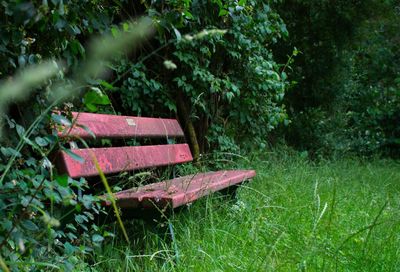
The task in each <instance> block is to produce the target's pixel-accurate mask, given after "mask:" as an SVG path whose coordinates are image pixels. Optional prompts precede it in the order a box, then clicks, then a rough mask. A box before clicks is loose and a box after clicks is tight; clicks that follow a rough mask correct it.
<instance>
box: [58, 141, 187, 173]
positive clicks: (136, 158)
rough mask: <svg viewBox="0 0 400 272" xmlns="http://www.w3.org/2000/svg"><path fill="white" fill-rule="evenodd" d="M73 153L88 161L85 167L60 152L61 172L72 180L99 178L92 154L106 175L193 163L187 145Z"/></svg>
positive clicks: (99, 149)
mask: <svg viewBox="0 0 400 272" xmlns="http://www.w3.org/2000/svg"><path fill="white" fill-rule="evenodd" d="M71 151H72V152H73V153H75V154H76V155H78V156H80V157H82V158H83V159H84V162H83V163H81V162H79V161H78V160H76V159H74V158H72V157H71V156H70V155H68V154H67V153H65V152H64V151H60V153H59V168H60V169H61V170H64V172H66V173H67V174H68V175H69V176H70V177H72V178H78V177H91V176H98V175H99V173H98V171H97V170H96V167H95V164H94V162H93V159H92V154H93V155H95V156H96V158H97V161H98V162H99V165H100V168H101V169H102V171H103V172H104V174H112V173H117V172H121V171H130V170H136V169H143V168H149V167H157V166H166V165H174V164H179V163H184V162H189V161H192V160H193V158H192V154H191V153H190V149H189V146H188V145H187V144H171V145H151V146H125V147H109V148H88V149H73V150H71Z"/></svg>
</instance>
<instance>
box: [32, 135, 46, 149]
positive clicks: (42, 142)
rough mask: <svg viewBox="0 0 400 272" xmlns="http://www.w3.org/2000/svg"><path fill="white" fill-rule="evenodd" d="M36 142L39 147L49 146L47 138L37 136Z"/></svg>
mask: <svg viewBox="0 0 400 272" xmlns="http://www.w3.org/2000/svg"><path fill="white" fill-rule="evenodd" d="M35 142H36V143H37V144H38V145H39V146H42V147H43V146H47V145H48V144H49V143H48V142H47V140H46V139H45V138H42V137H39V136H37V137H36V138H35Z"/></svg>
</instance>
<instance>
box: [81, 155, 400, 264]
mask: <svg viewBox="0 0 400 272" xmlns="http://www.w3.org/2000/svg"><path fill="white" fill-rule="evenodd" d="M269 155H270V157H269V158H268V159H267V160H264V159H262V158H259V157H255V158H251V159H250V160H249V161H248V162H244V163H241V164H240V165H237V166H236V167H245V168H254V169H255V170H256V171H257V177H256V178H255V179H254V180H253V181H251V182H249V183H247V184H245V185H244V186H242V187H241V188H239V190H238V192H237V196H236V198H229V197H226V196H223V195H221V194H214V195H213V196H210V197H206V198H203V199H201V200H199V201H197V202H195V203H193V204H192V205H190V206H189V207H186V208H184V209H182V210H180V211H178V212H175V214H173V215H172V216H170V217H169V220H164V222H163V223H160V222H145V221H142V220H133V221H132V220H130V221H128V222H126V223H125V225H126V228H127V229H128V232H129V237H130V239H131V241H132V243H131V245H130V246H127V244H126V243H125V242H124V239H123V238H122V236H120V235H116V237H115V238H113V241H111V242H109V243H107V244H106V245H104V247H103V248H102V249H101V250H100V251H96V252H95V253H94V254H93V255H92V257H91V258H92V259H91V260H90V261H91V265H85V266H84V267H79V269H80V270H85V269H86V270H87V271H89V270H91V271H110V270H113V271H396V270H398V267H399V264H400V261H399V260H400V258H399V257H400V256H399V255H400V253H399V252H398V245H399V242H400V213H399V204H400V200H399V192H400V185H399V184H400V183H399V181H400V173H399V171H398V170H399V164H398V162H395V161H382V160H374V161H360V160H356V159H342V160H341V161H323V162H319V163H313V162H310V161H308V160H307V159H306V158H304V156H286V155H282V154H278V155H277V154H275V153H272V154H269ZM168 223H170V226H171V227H172V228H173V233H174V237H172V238H171V236H170V235H169V231H168V230H169V228H168V226H169V225H168ZM162 224H164V226H162ZM111 226H112V225H111ZM114 229H115V231H116V232H117V231H118V229H117V226H114Z"/></svg>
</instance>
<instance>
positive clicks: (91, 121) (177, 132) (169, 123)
mask: <svg viewBox="0 0 400 272" xmlns="http://www.w3.org/2000/svg"><path fill="white" fill-rule="evenodd" d="M72 115H73V118H74V120H75V119H76V120H75V121H74V122H73V123H74V124H78V125H84V126H86V127H87V128H89V130H90V131H91V132H92V133H93V134H94V135H96V138H100V139H101V138H133V137H138V138H139V137H140V138H144V137H152V138H154V137H170V138H173V137H183V136H184V133H183V131H182V128H181V127H180V125H179V123H178V121H177V120H175V119H161V118H147V117H131V116H119V115H109V114H98V113H87V112H80V113H78V112H73V113H72ZM58 136H59V137H67V136H73V137H76V136H78V137H81V138H83V139H92V136H91V135H90V133H89V132H88V131H87V130H85V129H84V128H81V127H78V126H76V125H74V126H73V127H72V128H71V127H66V128H64V129H63V130H61V131H59V132H58Z"/></svg>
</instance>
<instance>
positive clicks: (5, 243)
mask: <svg viewBox="0 0 400 272" xmlns="http://www.w3.org/2000/svg"><path fill="white" fill-rule="evenodd" d="M151 25H152V23H151V21H149V20H146V19H144V20H138V21H136V22H134V23H130V24H129V23H127V24H126V26H127V28H125V29H124V31H125V35H124V36H121V37H119V38H115V37H113V36H112V35H108V36H105V37H102V38H99V39H98V40H95V41H94V42H93V43H92V46H91V47H90V51H89V53H88V58H87V59H86V61H85V62H82V67H83V70H80V71H79V73H76V74H73V76H71V78H69V79H67V78H66V77H65V73H64V72H63V70H62V69H61V68H60V67H57V66H56V67H55V69H53V66H50V68H52V69H49V70H46V68H48V67H49V66H47V65H46V64H42V65H39V66H35V67H33V68H31V69H27V70H24V71H23V72H22V73H21V75H20V76H19V77H16V78H15V80H16V79H18V82H14V81H13V80H10V81H9V82H7V83H4V84H3V85H2V86H1V87H0V90H1V91H2V97H3V98H4V100H3V101H2V103H1V104H0V106H1V108H0V112H2V115H1V117H2V118H5V119H6V121H7V123H8V127H9V129H8V130H6V131H7V132H8V135H6V136H5V137H3V138H2V142H1V145H0V151H1V154H0V170H1V175H0V192H1V194H0V216H1V219H0V255H1V256H3V257H4V261H3V258H2V259H1V260H0V261H2V262H1V264H0V265H2V266H3V265H5V267H10V268H12V270H15V271H18V270H22V271H28V270H31V269H35V270H48V269H58V270H63V271H70V270H72V269H73V268H74V267H75V266H76V265H77V264H78V262H79V261H78V257H82V258H84V256H85V255H87V254H90V253H91V252H92V251H93V249H94V248H95V247H98V246H99V245H100V244H101V242H102V241H103V240H104V238H105V237H107V236H112V234H111V233H109V232H107V231H105V230H103V229H102V228H100V227H99V226H97V225H96V224H95V223H94V219H95V217H96V216H98V214H99V213H100V212H101V205H100V199H99V198H98V197H97V196H94V195H92V193H91V191H90V190H88V189H89V185H88V182H87V181H86V180H85V179H83V178H81V179H79V180H74V179H71V178H69V177H68V176H66V175H61V174H59V173H57V170H56V168H55V166H54V160H53V158H54V153H55V152H56V151H57V149H59V148H63V147H62V143H60V140H59V139H58V137H57V133H55V132H53V133H51V132H50V131H51V128H53V129H54V128H55V127H57V126H66V125H67V126H68V125H70V121H69V120H68V119H67V118H66V117H64V116H63V115H60V114H52V115H51V118H50V111H51V110H52V109H54V106H56V105H59V104H60V103H61V101H64V100H65V99H67V98H69V99H71V96H74V95H76V96H78V95H79V93H80V92H81V91H82V90H85V89H90V86H91V85H92V86H93V85H100V84H101V82H102V81H101V80H97V79H98V78H99V77H100V76H101V75H103V74H104V71H105V67H106V64H107V63H108V62H110V61H112V60H113V59H114V58H115V57H118V54H120V53H125V52H126V50H127V49H129V48H132V46H135V45H137V43H138V41H140V40H143V38H145V37H146V36H148V35H149V34H150V33H151ZM35 68H36V69H35ZM38 68H41V69H38ZM38 72H40V73H38ZM55 72H56V73H55ZM54 74H57V75H58V77H54ZM35 75H36V76H37V77H35ZM50 76H53V78H51V79H52V80H51V81H50V80H49V78H50ZM43 85H45V86H46V89H47V90H48V92H47V93H45V95H43V94H42V96H41V97H42V98H43V97H45V98H47V100H45V101H43V102H42V103H43V104H47V105H48V106H47V107H46V108H44V109H42V111H41V114H40V115H39V116H37V117H36V119H35V120H34V121H33V122H32V124H31V125H30V126H29V128H27V129H25V128H24V127H23V126H21V125H19V124H18V123H17V122H16V121H15V120H13V119H11V118H9V117H7V115H5V114H4V112H5V111H6V109H7V106H8V104H9V103H10V102H15V101H16V100H15V99H16V98H18V99H21V98H23V97H24V96H29V95H30V92H29V90H30V89H32V88H35V87H36V88H38V87H42V86H43ZM93 88H94V87H92V88H91V89H93ZM92 96H93V95H92ZM97 101H98V99H97V100H96V99H95V100H94V101H91V103H92V104H97V103H98V102H97ZM86 102H87V103H89V101H86ZM65 105H66V106H65V108H63V109H60V108H59V110H62V111H65V112H69V111H70V106H71V105H70V104H68V103H67V104H65ZM50 122H52V124H51V125H50V124H49V123H50ZM2 129H3V131H4V130H5V127H2ZM14 131H15V133H14ZM13 136H14V137H13ZM69 154H70V155H71V156H72V157H73V158H74V159H79V157H77V155H74V154H73V153H72V152H71V151H70V152H69ZM93 159H94V161H96V159H95V158H93ZM99 171H100V170H99ZM100 174H101V171H100ZM103 181H105V185H107V181H106V180H105V179H104V177H103ZM116 212H117V217H118V211H117V210H116ZM120 225H121V228H122V229H123V230H124V228H123V225H122V223H121V222H120ZM124 233H126V232H125V231H124ZM6 269H8V268H6Z"/></svg>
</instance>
